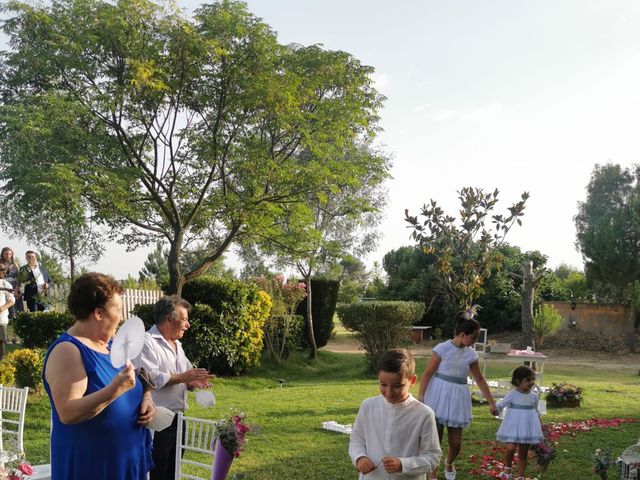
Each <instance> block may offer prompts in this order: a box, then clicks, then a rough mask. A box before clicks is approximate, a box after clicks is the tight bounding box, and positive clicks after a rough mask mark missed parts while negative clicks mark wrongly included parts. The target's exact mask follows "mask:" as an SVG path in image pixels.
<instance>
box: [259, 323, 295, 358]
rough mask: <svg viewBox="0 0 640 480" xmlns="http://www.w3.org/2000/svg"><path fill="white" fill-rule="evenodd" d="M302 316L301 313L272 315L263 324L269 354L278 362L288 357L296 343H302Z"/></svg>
mask: <svg viewBox="0 0 640 480" xmlns="http://www.w3.org/2000/svg"><path fill="white" fill-rule="evenodd" d="M303 332H304V318H303V317H302V316H301V315H273V316H269V318H267V321H266V322H265V324H264V340H265V345H266V346H267V349H268V350H269V356H270V357H271V358H272V359H273V360H275V361H276V362H279V361H281V360H286V359H287V358H289V354H290V353H291V351H292V350H293V349H294V347H295V346H296V345H300V344H302V343H303V340H302V336H303Z"/></svg>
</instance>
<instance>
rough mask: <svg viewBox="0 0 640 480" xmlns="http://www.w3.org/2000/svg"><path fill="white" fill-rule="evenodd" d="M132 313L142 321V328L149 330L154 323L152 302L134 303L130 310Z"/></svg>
mask: <svg viewBox="0 0 640 480" xmlns="http://www.w3.org/2000/svg"><path fill="white" fill-rule="evenodd" d="M131 313H132V314H133V315H135V316H136V317H138V318H139V319H140V320H142V323H144V328H145V329H146V330H149V329H150V328H151V327H153V326H154V325H155V323H156V322H155V320H154V318H153V304H151V305H140V304H138V305H136V306H135V307H133V310H132V311H131Z"/></svg>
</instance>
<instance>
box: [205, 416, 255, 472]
mask: <svg viewBox="0 0 640 480" xmlns="http://www.w3.org/2000/svg"><path fill="white" fill-rule="evenodd" d="M249 431H251V427H250V426H249V425H247V424H246V423H245V414H244V413H240V414H236V415H232V416H231V417H230V418H223V419H221V420H219V421H218V422H216V435H217V438H216V439H215V440H214V442H215V457H214V459H213V476H212V477H211V480H224V479H225V478H227V474H228V473H229V468H231V462H233V459H234V458H236V457H239V456H240V452H242V449H243V448H244V445H245V444H246V443H247V440H246V438H245V436H246V434H247V432H249Z"/></svg>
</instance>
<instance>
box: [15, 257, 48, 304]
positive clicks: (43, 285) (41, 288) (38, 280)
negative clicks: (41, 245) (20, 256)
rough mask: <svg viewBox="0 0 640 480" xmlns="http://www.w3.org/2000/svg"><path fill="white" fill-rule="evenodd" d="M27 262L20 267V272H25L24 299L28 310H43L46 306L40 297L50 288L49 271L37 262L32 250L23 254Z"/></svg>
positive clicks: (46, 293) (45, 294)
mask: <svg viewBox="0 0 640 480" xmlns="http://www.w3.org/2000/svg"><path fill="white" fill-rule="evenodd" d="M25 257H26V259H27V264H26V265H23V266H22V267H20V273H21V274H26V282H24V301H25V302H27V308H28V309H29V311H30V312H44V311H45V310H46V309H47V307H46V305H45V304H44V303H43V302H42V300H41V299H40V297H46V296H47V295H48V293H49V288H51V284H52V283H53V282H52V281H51V277H50V276H49V272H47V269H46V268H44V267H43V266H42V265H40V264H39V263H38V257H37V255H36V252H34V251H33V250H29V251H27V253H26V254H25Z"/></svg>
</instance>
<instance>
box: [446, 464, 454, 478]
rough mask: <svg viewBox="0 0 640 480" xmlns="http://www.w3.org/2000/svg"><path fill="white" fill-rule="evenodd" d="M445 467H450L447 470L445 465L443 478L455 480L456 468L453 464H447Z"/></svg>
mask: <svg viewBox="0 0 640 480" xmlns="http://www.w3.org/2000/svg"><path fill="white" fill-rule="evenodd" d="M447 467H451V471H448V470H447V468H446V467H445V469H444V478H445V480H456V469H455V468H453V464H447Z"/></svg>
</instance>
